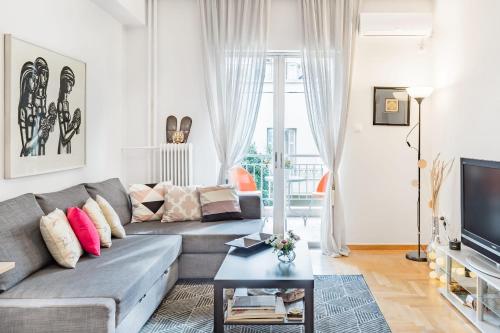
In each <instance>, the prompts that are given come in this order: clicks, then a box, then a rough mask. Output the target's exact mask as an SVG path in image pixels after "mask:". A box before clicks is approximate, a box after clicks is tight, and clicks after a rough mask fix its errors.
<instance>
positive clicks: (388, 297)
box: [311, 250, 478, 333]
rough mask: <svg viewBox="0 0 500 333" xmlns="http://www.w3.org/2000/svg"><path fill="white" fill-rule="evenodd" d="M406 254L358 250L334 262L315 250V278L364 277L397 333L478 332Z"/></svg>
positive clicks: (393, 251)
mask: <svg viewBox="0 0 500 333" xmlns="http://www.w3.org/2000/svg"><path fill="white" fill-rule="evenodd" d="M404 254H405V251H396V250H355V251H353V252H352V253H351V255H350V256H349V257H342V258H331V257H327V256H324V255H322V254H321V252H320V250H311V256H312V262H313V271H314V274H318V275H320V274H363V275H364V278H365V280H366V282H367V283H368V285H369V286H370V289H371V291H372V293H373V295H374V296H375V298H376V300H377V303H378V305H379V306H380V309H381V310H382V313H383V314H384V316H385V319H386V320H387V322H388V323H389V326H390V327H391V330H392V331H393V332H404V333H406V332H408V333H410V332H450V333H461V332H478V331H477V330H476V329H475V328H474V327H473V326H472V325H471V324H470V323H469V322H468V321H467V320H466V319H465V318H464V317H463V316H462V315H461V314H460V313H459V312H458V311H457V310H455V309H454V308H453V306H451V305H450V304H449V303H448V302H447V301H446V300H445V299H444V298H443V297H441V295H440V294H439V292H438V291H437V287H438V285H439V282H437V281H430V280H429V278H428V273H429V270H428V268H427V266H426V264H423V263H416V262H411V261H408V260H406V259H405V256H404ZM374 333H375V332H374Z"/></svg>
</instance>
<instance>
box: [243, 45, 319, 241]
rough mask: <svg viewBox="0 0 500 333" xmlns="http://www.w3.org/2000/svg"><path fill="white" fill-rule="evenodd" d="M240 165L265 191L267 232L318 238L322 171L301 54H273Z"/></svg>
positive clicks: (260, 189) (310, 239)
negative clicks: (318, 189) (248, 141)
mask: <svg viewBox="0 0 500 333" xmlns="http://www.w3.org/2000/svg"><path fill="white" fill-rule="evenodd" d="M242 166H243V167H244V168H245V169H247V171H248V172H249V173H250V174H251V175H252V176H253V177H254V179H255V182H256V184H257V189H258V190H259V191H260V192H261V193H262V198H263V203H264V215H265V216H266V217H267V221H268V224H267V225H266V231H269V232H273V233H279V234H283V233H284V232H285V231H287V230H294V231H295V232H297V233H298V234H299V235H301V236H302V237H303V238H305V239H307V240H308V241H309V242H310V243H312V244H316V243H317V242H319V225H320V222H319V214H320V207H321V199H322V198H321V194H318V193H316V192H317V191H316V190H317V187H318V184H319V182H320V180H321V177H322V175H323V170H324V166H323V164H322V163H321V159H320V157H319V153H318V150H317V148H316V144H315V142H314V139H313V136H312V133H311V129H310V126H309V121H308V118H307V110H306V103H305V96H304V81H303V74H302V64H301V59H300V56H299V54H298V53H296V54H295V53H279V54H270V55H269V57H268V59H267V64H266V77H265V83H264V89H263V95H262V100H261V105H260V109H259V115H258V119H257V125H256V128H255V133H254V137H253V141H252V144H251V146H250V149H249V151H248V154H247V156H246V157H245V159H244V161H243V163H242Z"/></svg>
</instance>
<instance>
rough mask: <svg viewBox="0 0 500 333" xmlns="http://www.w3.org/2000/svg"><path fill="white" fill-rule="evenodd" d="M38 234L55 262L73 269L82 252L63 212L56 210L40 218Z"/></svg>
mask: <svg viewBox="0 0 500 333" xmlns="http://www.w3.org/2000/svg"><path fill="white" fill-rule="evenodd" d="M40 232H41V233H42V237H43V240H44V241H45V244H46V245H47V248H48V249H49V252H50V254H51V255H52V257H54V259H55V261H56V262H57V263H58V264H59V265H61V266H63V267H66V268H75V267H76V263H77V262H78V259H80V257H81V255H82V254H83V250H82V246H81V245H80V242H79V241H78V238H76V235H75V233H74V232H73V229H71V226H70V224H69V221H68V219H67V218H66V215H65V214H64V212H63V211H62V210H60V209H56V210H54V211H53V212H52V213H50V214H49V215H46V216H42V218H41V219H40Z"/></svg>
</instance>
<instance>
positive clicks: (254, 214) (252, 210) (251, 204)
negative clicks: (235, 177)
mask: <svg viewBox="0 0 500 333" xmlns="http://www.w3.org/2000/svg"><path fill="white" fill-rule="evenodd" d="M238 195H239V197H240V207H241V215H243V218H245V219H260V218H261V217H262V200H261V196H260V194H255V192H252V193H248V192H247V193H245V192H240V193H239V194H238Z"/></svg>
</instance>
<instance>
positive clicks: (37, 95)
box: [4, 35, 86, 178]
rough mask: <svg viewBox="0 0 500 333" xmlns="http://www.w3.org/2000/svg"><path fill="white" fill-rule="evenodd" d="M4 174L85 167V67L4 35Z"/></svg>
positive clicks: (14, 176) (30, 173) (24, 173)
mask: <svg viewBox="0 0 500 333" xmlns="http://www.w3.org/2000/svg"><path fill="white" fill-rule="evenodd" d="M4 66H5V71H4V73H5V95H4V96H5V107H4V109H5V121H4V126H5V178H17V177H23V176H30V175H37V174H42V173H47V172H54V171H60V170H68V169H74V168H80V167H83V166H85V156H86V151H85V149H86V144H85V139H86V138H85V130H86V128H85V119H86V65H85V63H84V62H82V61H79V60H76V59H73V58H71V57H67V56H64V55H62V54H59V53H57V52H53V51H50V50H47V49H45V48H43V47H40V46H36V45H34V44H31V43H28V42H25V41H22V40H20V39H17V38H15V37H13V36H11V35H5V64H4Z"/></svg>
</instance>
